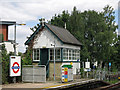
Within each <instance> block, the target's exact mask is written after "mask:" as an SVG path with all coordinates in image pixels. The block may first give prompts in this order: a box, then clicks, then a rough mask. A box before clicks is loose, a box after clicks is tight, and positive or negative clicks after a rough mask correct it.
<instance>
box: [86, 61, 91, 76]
mask: <svg viewBox="0 0 120 90" xmlns="http://www.w3.org/2000/svg"><path fill="white" fill-rule="evenodd" d="M85 68H86V69H87V78H88V72H89V71H90V62H88V59H87V62H85Z"/></svg>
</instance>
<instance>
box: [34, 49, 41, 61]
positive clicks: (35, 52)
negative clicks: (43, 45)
mask: <svg viewBox="0 0 120 90" xmlns="http://www.w3.org/2000/svg"><path fill="white" fill-rule="evenodd" d="M39 60H40V49H33V61H39Z"/></svg>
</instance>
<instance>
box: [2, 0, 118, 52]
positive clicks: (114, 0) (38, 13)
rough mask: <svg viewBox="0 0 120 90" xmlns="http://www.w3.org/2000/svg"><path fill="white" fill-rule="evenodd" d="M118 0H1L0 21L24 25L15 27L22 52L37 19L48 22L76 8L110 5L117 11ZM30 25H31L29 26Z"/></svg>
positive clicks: (11, 32) (98, 9)
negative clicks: (55, 16)
mask: <svg viewBox="0 0 120 90" xmlns="http://www.w3.org/2000/svg"><path fill="white" fill-rule="evenodd" d="M118 1H119V0H1V1H0V2H1V3H0V19H1V20H7V21H8V20H12V21H16V22H17V23H23V22H24V23H26V24H28V25H26V26H17V40H18V43H19V45H20V47H21V48H20V51H24V50H23V48H25V46H24V42H25V40H27V39H26V37H27V36H30V34H31V33H32V32H31V30H30V27H33V25H36V24H37V23H36V22H38V19H39V18H41V17H44V18H45V19H47V20H50V19H51V18H52V16H54V15H55V14H60V13H61V12H62V11H63V10H68V11H69V12H71V11H72V9H73V7H74V6H76V7H77V9H78V10H80V11H84V10H88V9H89V10H96V11H101V10H102V9H103V7H104V6H106V5H110V6H112V7H113V8H114V9H115V10H117V7H118ZM30 23H31V24H30ZM10 28H11V30H9V38H11V39H13V38H12V37H13V33H14V32H13V31H14V27H13V28H12V27H10Z"/></svg>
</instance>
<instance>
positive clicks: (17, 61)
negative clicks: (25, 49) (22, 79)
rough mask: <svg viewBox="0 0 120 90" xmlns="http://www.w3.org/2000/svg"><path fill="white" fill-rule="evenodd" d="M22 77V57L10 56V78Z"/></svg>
mask: <svg viewBox="0 0 120 90" xmlns="http://www.w3.org/2000/svg"><path fill="white" fill-rule="evenodd" d="M20 75H21V57H20V56H10V76H11V77H12V76H20Z"/></svg>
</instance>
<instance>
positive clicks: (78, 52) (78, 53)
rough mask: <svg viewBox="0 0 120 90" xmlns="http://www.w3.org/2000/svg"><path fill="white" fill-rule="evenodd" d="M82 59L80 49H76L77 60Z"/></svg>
mask: <svg viewBox="0 0 120 90" xmlns="http://www.w3.org/2000/svg"><path fill="white" fill-rule="evenodd" d="M78 59H80V51H79V50H76V60H78Z"/></svg>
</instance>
